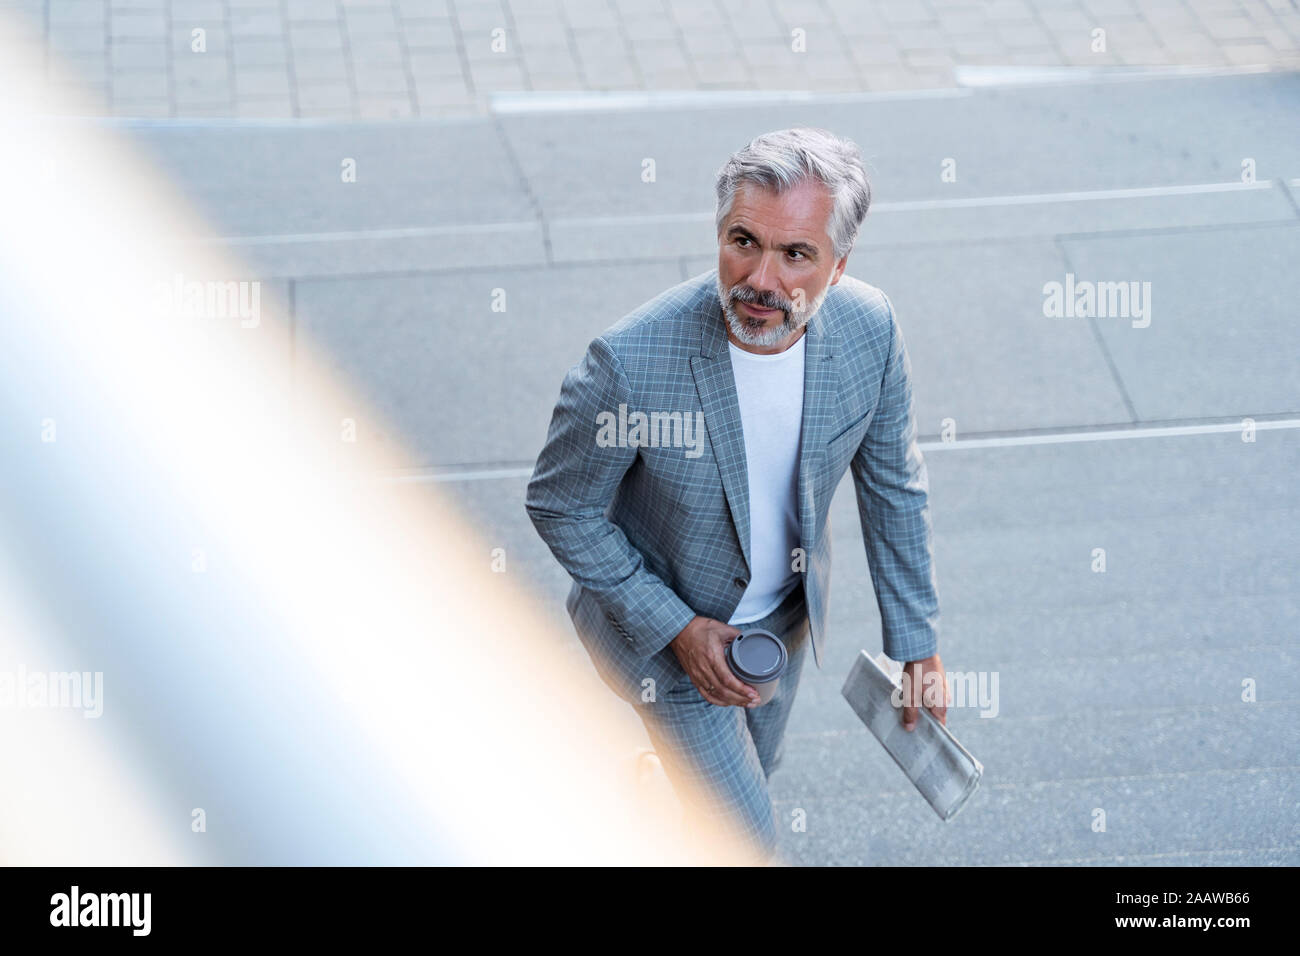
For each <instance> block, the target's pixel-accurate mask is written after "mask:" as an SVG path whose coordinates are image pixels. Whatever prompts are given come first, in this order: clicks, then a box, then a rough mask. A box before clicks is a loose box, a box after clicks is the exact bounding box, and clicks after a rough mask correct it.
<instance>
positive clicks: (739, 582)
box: [735, 578, 749, 588]
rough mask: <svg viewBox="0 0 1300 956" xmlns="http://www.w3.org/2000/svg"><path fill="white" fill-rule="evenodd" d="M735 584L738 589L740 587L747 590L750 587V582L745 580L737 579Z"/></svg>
mask: <svg viewBox="0 0 1300 956" xmlns="http://www.w3.org/2000/svg"><path fill="white" fill-rule="evenodd" d="M735 584H736V587H738V588H747V587H749V582H748V581H746V580H745V579H744V578H736V581H735Z"/></svg>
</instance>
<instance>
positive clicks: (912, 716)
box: [903, 707, 920, 733]
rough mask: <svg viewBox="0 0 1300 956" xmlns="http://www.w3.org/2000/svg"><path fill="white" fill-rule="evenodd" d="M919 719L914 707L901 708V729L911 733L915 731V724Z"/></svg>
mask: <svg viewBox="0 0 1300 956" xmlns="http://www.w3.org/2000/svg"><path fill="white" fill-rule="evenodd" d="M919 719H920V718H919V717H918V716H917V713H916V708H915V707H904V708H903V729H904V730H906V731H908V732H909V733H911V732H912V731H914V730H916V722H917V720H919Z"/></svg>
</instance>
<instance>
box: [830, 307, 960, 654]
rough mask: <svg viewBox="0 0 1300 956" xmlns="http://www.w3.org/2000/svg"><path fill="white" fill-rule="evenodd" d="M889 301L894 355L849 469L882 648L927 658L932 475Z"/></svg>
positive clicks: (934, 624)
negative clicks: (918, 434) (921, 444)
mask: <svg viewBox="0 0 1300 956" xmlns="http://www.w3.org/2000/svg"><path fill="white" fill-rule="evenodd" d="M885 302H886V304H887V305H888V307H889V322H890V345H889V358H888V361H887V362H886V365H885V374H884V378H883V380H882V382H881V388H880V398H879V402H878V404H877V406H876V411H875V414H874V415H873V416H872V419H871V424H870V425H869V426H868V428H867V432H866V435H865V436H864V437H863V439H862V444H861V445H860V446H859V447H858V450H857V451H856V452H855V453H854V455H853V461H852V464H851V466H850V467H851V469H852V473H853V484H854V490H855V492H856V495H857V501H858V515H859V517H860V519H861V522H862V537H863V541H864V542H865V543H866V549H867V562H868V565H869V567H870V571H871V584H872V586H873V587H874V589H875V592H876V606H877V607H878V608H879V609H880V620H881V622H882V625H883V643H884V650H885V654H886V655H887V656H888V657H890V658H891V659H892V660H896V661H916V660H922V659H923V658H927V657H930V656H931V655H933V654H935V653H937V652H938V647H939V597H938V585H937V581H936V578H935V570H934V547H933V546H934V532H933V528H932V526H931V519H930V506H929V492H930V479H929V474H928V473H927V471H926V467H925V459H924V458H923V457H922V456H921V449H920V447H919V445H918V444H917V437H916V417H915V414H914V412H913V408H912V383H911V375H912V365H911V361H910V359H909V358H908V355H907V348H906V346H905V345H904V343H903V333H902V330H901V329H900V328H899V325H898V320H897V319H896V318H895V317H894V306H893V303H891V302H889V299H888V297H886V299H885Z"/></svg>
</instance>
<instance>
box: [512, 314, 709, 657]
mask: <svg viewBox="0 0 1300 956" xmlns="http://www.w3.org/2000/svg"><path fill="white" fill-rule="evenodd" d="M630 400H631V387H630V385H629V383H628V378H627V374H626V373H625V372H624V370H623V366H622V364H621V363H620V362H619V360H618V356H617V355H616V354H615V353H614V351H613V349H612V348H611V347H610V345H609V343H608V342H606V341H605V339H604V338H603V337H600V338H597V339H595V340H594V341H592V343H591V345H590V346H588V349H587V354H586V355H585V356H584V357H583V359H582V360H581V361H580V362H579V363H578V364H577V365H575V366H574V367H573V368H571V369H570V370H569V371H568V373H567V374H566V375H565V377H564V382H563V384H562V385H561V386H560V398H559V401H557V402H556V405H555V411H554V412H553V413H552V415H551V425H550V429H549V431H548V432H547V436H546V444H545V445H544V446H543V448H542V451H541V454H540V455H539V456H538V458H537V464H536V467H535V468H534V469H533V476H532V478H531V479H530V480H529V482H528V491H527V495H526V498H525V507H526V508H527V510H528V516H529V518H530V519H532V522H533V526H534V527H535V528H536V529H537V532H538V534H540V535H541V537H542V540H543V541H545V542H546V544H547V546H548V547H549V548H550V549H551V553H552V554H554V555H555V558H556V560H557V561H559V562H560V564H561V565H562V566H563V567H564V569H565V570H566V571H568V572H569V574H570V575H571V576H572V577H573V579H574V581H576V582H577V583H578V584H580V585H581V586H582V587H584V588H586V589H588V590H589V591H591V592H592V593H593V594H594V595H595V598H596V601H597V602H598V603H599V604H600V606H601V608H602V609H603V610H604V611H605V616H606V617H607V618H608V619H609V620H610V622H611V623H612V624H613V625H614V626H615V628H616V629H618V630H619V632H620V633H622V634H623V636H624V638H625V639H626V640H627V641H628V643H629V644H631V645H632V648H633V649H634V650H635V651H636V652H637V653H639V654H642V655H644V656H649V655H651V654H654V653H655V652H657V651H659V650H661V649H662V648H664V647H666V646H667V645H668V643H669V642H671V641H672V639H673V638H674V637H676V636H677V635H678V634H679V633H681V631H682V629H683V628H684V627H686V625H687V624H689V623H690V622H691V620H692V619H693V618H694V617H695V612H694V611H692V610H691V609H690V607H689V606H687V604H686V603H685V602H684V601H682V599H681V598H680V597H678V596H677V594H676V593H675V592H674V591H673V590H672V589H671V588H670V587H668V585H667V584H665V583H664V582H663V580H662V579H661V578H659V577H658V576H657V575H655V574H654V573H652V572H651V571H650V570H649V569H647V568H646V566H645V562H644V560H643V558H642V555H641V553H640V552H639V551H638V550H637V549H636V548H634V547H633V546H632V544H631V542H629V541H628V539H627V536H626V535H625V534H624V533H623V531H622V529H620V528H619V527H618V526H617V525H615V524H614V523H613V522H612V521H610V520H609V519H608V518H607V517H606V511H607V510H608V507H609V504H610V502H611V501H612V500H613V497H614V493H615V492H616V491H617V489H618V486H619V483H620V482H621V481H622V479H623V475H624V474H625V473H626V472H627V470H628V468H629V467H631V465H632V463H633V461H635V460H636V455H637V449H636V448H635V447H620V446H619V445H618V444H617V443H611V442H608V441H606V442H603V443H598V441H597V438H598V432H599V430H600V426H599V422H598V416H599V415H601V413H602V412H607V413H609V414H611V415H613V416H615V417H617V415H618V408H619V405H620V403H628V404H630ZM602 444H603V445H605V446H607V447H602Z"/></svg>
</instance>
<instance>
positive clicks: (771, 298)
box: [731, 286, 791, 312]
mask: <svg viewBox="0 0 1300 956" xmlns="http://www.w3.org/2000/svg"><path fill="white" fill-rule="evenodd" d="M731 298H732V299H733V300H735V301H737V302H748V303H749V304H750V305H755V306H758V308H760V309H780V310H781V311H782V312H789V311H790V310H791V305H790V303H789V302H784V301H782V300H781V299H780V298H778V297H777V296H776V295H775V294H773V293H758V292H755V291H754V290H753V289H751V288H749V287H748V286H737V287H736V288H734V289H732V290H731Z"/></svg>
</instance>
